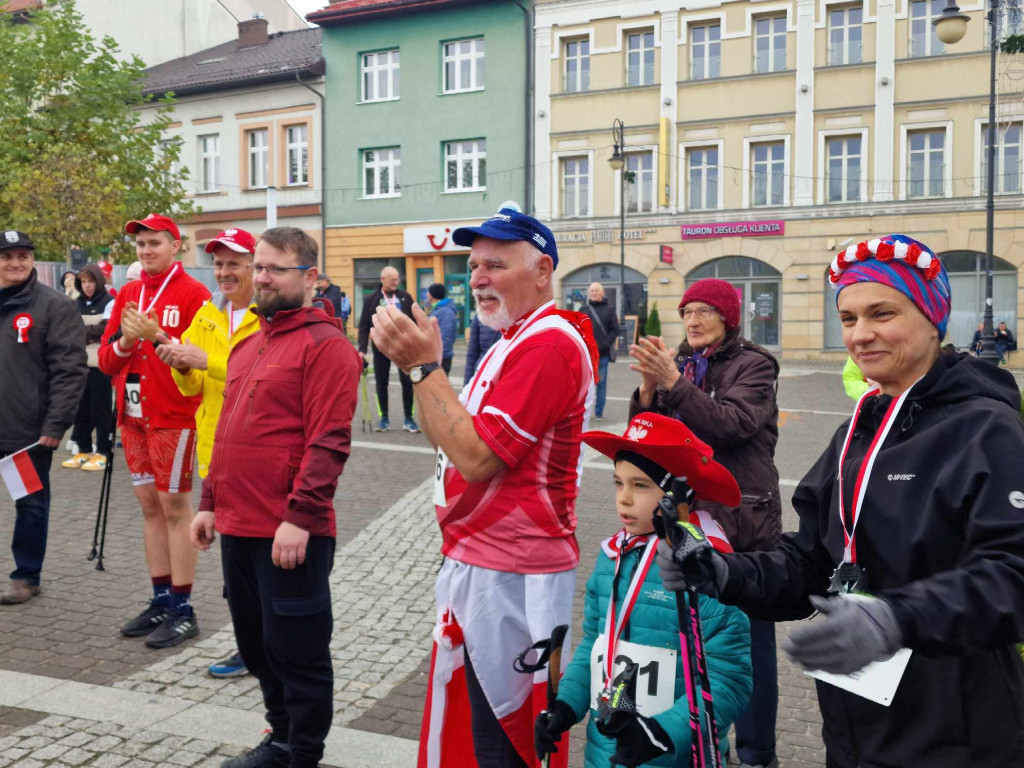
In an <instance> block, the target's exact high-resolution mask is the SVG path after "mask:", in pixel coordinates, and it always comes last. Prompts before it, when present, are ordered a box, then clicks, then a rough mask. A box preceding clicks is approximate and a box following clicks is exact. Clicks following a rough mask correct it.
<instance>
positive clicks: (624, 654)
mask: <svg viewBox="0 0 1024 768" xmlns="http://www.w3.org/2000/svg"><path fill="white" fill-rule="evenodd" d="M607 647H608V640H607V638H606V637H605V636H604V635H601V636H600V637H598V638H597V642H595V643H594V648H593V650H592V651H591V653H590V706H591V708H592V709H597V697H598V695H599V694H600V693H601V691H603V690H604V688H605V687H606V685H607V683H606V681H605V680H603V679H602V678H603V677H604V654H605V649H606V648H607ZM678 655H679V652H678V651H676V650H673V649H671V648H654V647H652V646H650V645H640V644H638V643H631V642H629V641H627V640H619V642H618V643H616V645H615V667H614V669H613V671H612V674H613V675H615V676H618V674H619V673H620V672H622V670H623V669H625V668H626V666H627V665H629V664H639V665H640V671H639V673H638V674H637V678H636V708H637V711H638V712H639V713H640V714H641V715H644V716H645V717H651V716H652V715H659V714H661V713H662V712H665V711H667V710H669V709H671V708H672V705H673V704H674V703H675V692H676V657H677V656H678Z"/></svg>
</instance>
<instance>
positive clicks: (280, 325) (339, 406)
mask: <svg viewBox="0 0 1024 768" xmlns="http://www.w3.org/2000/svg"><path fill="white" fill-rule="evenodd" d="M362 369H363V363H362V360H361V359H360V357H359V354H358V353H357V352H356V350H355V348H354V347H353V346H352V343H351V342H350V341H349V340H348V339H347V338H345V335H344V334H343V333H342V331H341V328H340V327H339V324H338V322H336V321H335V320H332V319H331V318H329V317H327V315H326V314H324V312H323V311H322V310H320V309H313V308H312V307H303V308H300V309H291V310H284V311H281V312H278V313H277V314H275V315H274V318H273V320H272V321H268V320H267V319H266V318H263V317H261V318H260V330H259V331H257V332H256V333H254V334H253V335H252V336H249V337H248V338H247V339H244V340H243V341H241V342H239V344H238V346H236V347H235V348H234V349H233V350H232V351H231V356H230V357H229V358H228V375H227V387H226V388H225V390H224V408H223V410H222V411H221V416H220V421H219V422H218V423H217V432H216V435H215V436H214V440H213V457H212V458H211V460H210V473H209V475H207V477H206V479H205V480H204V481H203V497H202V501H200V503H199V509H200V510H201V511H202V510H205V511H211V510H212V511H213V512H214V513H215V515H216V525H217V530H218V531H220V532H221V533H225V534H229V535H231V536H252V537H260V538H271V537H273V536H274V534H275V533H276V531H277V527H278V526H279V525H280V524H281V522H282V521H284V520H287V521H288V522H289V523H292V524H294V525H297V526H298V527H300V528H303V529H304V530H307V531H309V533H310V534H312V535H314V536H335V535H336V533H335V522H334V505H333V499H334V491H335V489H336V488H337V486H338V476H339V475H341V471H342V469H343V468H344V466H345V461H346V459H348V454H349V445H350V442H351V437H352V431H351V425H352V415H353V414H354V413H355V408H356V388H357V385H358V383H359V375H360V373H361V372H362Z"/></svg>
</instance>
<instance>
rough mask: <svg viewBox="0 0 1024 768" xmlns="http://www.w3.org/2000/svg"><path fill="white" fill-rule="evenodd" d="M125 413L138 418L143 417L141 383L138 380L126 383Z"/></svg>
mask: <svg viewBox="0 0 1024 768" xmlns="http://www.w3.org/2000/svg"><path fill="white" fill-rule="evenodd" d="M124 413H125V415H126V416H132V417H133V418H136V419H141V418H142V395H141V385H140V384H139V382H137V381H135V382H132V381H129V382H128V383H126V384H125V385H124Z"/></svg>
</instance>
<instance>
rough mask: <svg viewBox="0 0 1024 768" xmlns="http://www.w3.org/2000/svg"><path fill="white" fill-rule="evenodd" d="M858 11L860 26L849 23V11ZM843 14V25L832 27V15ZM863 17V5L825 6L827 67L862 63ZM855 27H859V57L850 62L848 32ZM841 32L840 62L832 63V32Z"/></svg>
mask: <svg viewBox="0 0 1024 768" xmlns="http://www.w3.org/2000/svg"><path fill="white" fill-rule="evenodd" d="M854 10H859V11H860V24H851V23H850V11H854ZM837 11H838V12H841V13H842V14H843V24H842V26H841V27H833V26H832V14H833V13H836V12H837ZM864 15H865V9H864V5H863V3H859V4H858V3H854V4H853V5H847V4H845V3H835V4H833V5H827V6H825V34H826V35H827V37H826V46H825V47H826V52H827V54H828V59H827V60H828V65H829V66H830V67H836V66H843V65H844V64H861V63H863V61H864ZM856 27H860V56H859V57H858V59H857V60H856V61H851V60H850V30H851V29H854V28H856ZM837 28H838V29H842V30H843V42H842V48H841V51H842V56H841V58H842V61H839V62H833V61H832V53H833V51H834V50H835V49H834V48H833V47H832V30H833V29H837Z"/></svg>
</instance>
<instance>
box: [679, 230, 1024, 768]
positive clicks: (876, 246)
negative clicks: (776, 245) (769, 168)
mask: <svg viewBox="0 0 1024 768" xmlns="http://www.w3.org/2000/svg"><path fill="white" fill-rule="evenodd" d="M829 275H830V279H831V281H832V283H833V285H835V286H836V289H837V293H836V299H837V309H838V314H839V319H840V322H841V324H842V327H843V342H844V343H845V345H846V348H847V350H848V351H849V353H850V355H851V357H853V359H854V361H855V362H856V363H857V365H859V366H860V368H861V370H862V371H863V372H864V375H865V376H866V377H867V378H868V379H869V380H871V381H872V382H875V383H876V385H877V386H875V387H873V388H872V389H871V390H869V391H868V392H867V393H866V394H865V395H864V396H863V397H862V398H861V400H860V402H859V403H858V404H857V406H856V408H855V409H854V414H853V417H852V418H851V419H850V420H849V421H848V422H847V423H846V424H844V425H842V426H841V427H840V428H839V429H838V430H837V431H836V433H835V436H834V437H833V438H832V440H831V443H830V444H829V445H828V447H827V448H826V449H825V451H824V452H823V453H822V454H821V456H820V457H819V459H818V460H817V462H816V463H815V464H814V466H813V467H812V468H811V469H810V471H809V472H808V473H807V474H806V475H805V476H804V478H803V479H802V480H801V481H800V484H799V486H798V487H797V489H796V491H795V492H794V494H793V507H794V509H795V510H796V513H797V515H798V517H799V520H800V527H799V530H798V531H797V532H795V533H787V534H786V535H785V536H783V537H782V542H781V544H780V546H779V547H778V548H777V549H776V550H775V551H773V552H746V553H736V554H731V555H721V554H718V553H715V554H713V556H712V562H711V566H712V567H709V568H707V569H706V570H705V569H698V570H695V569H688V568H681V567H680V565H679V563H678V562H677V561H676V560H675V558H670V559H669V560H667V561H666V562H661V561H660V560H659V562H660V563H661V565H662V577H663V579H664V580H665V583H666V586H669V587H670V588H672V589H678V588H681V587H684V586H686V585H687V584H689V585H690V586H693V587H694V588H696V589H698V590H700V591H701V592H703V593H704V594H713V595H716V596H718V598H719V600H721V601H722V602H724V603H727V604H730V605H738V606H739V607H740V608H743V609H744V610H745V611H747V612H748V613H750V612H756V613H757V614H758V615H760V616H762V617H764V618H767V619H771V620H773V621H791V620H794V619H802V618H806V617H808V616H810V615H811V614H812V613H813V612H814V611H815V610H816V609H817V610H818V611H820V612H821V613H822V614H823V615H824V618H822V619H819V620H817V621H813V622H811V623H810V624H807V625H803V626H800V627H798V628H795V629H793V630H792V631H791V632H790V635H789V639H788V640H787V642H786V646H785V650H786V652H787V653H788V654H789V655H790V657H791V658H793V659H794V661H796V662H798V663H800V664H802V665H803V666H804V667H806V668H807V669H808V670H820V671H822V672H825V673H829V674H835V675H844V676H845V675H854V677H853V678H842V679H840V680H838V681H836V680H835V679H833V682H836V683H837V684H832V682H825V681H822V680H819V681H818V682H817V692H818V703H819V706H820V707H821V715H822V721H823V725H822V737H823V739H824V742H825V750H826V757H825V765H826V768H857V767H858V766H868V765H870V766H882V765H885V766H908V767H909V766H928V767H929V768H965V767H966V766H970V768H1008V766H1020V765H1024V741H1022V739H1021V735H1022V734H1024V705H1022V702H1024V663H1022V660H1021V657H1020V654H1019V653H1018V651H1017V648H1016V643H1017V642H1019V641H1020V640H1021V638H1024V526H1022V525H1021V510H1022V509H1024V493H1022V491H1021V479H1022V478H1024V424H1022V422H1021V420H1020V419H1019V418H1017V415H1016V411H1017V408H1018V407H1019V404H1020V394H1019V392H1018V390H1017V386H1016V383H1015V382H1014V379H1013V376H1012V375H1011V374H1010V373H1009V372H1007V371H1004V370H1000V369H999V368H996V367H994V366H991V365H988V364H987V363H985V362H983V361H980V360H977V359H975V358H973V357H971V356H970V354H969V353H966V352H964V353H958V352H956V350H955V349H953V348H951V347H946V348H944V349H942V350H940V347H939V345H940V343H941V340H942V338H943V336H944V335H945V332H946V327H947V324H948V322H949V314H950V307H951V295H950V285H949V279H948V277H947V275H946V270H945V268H944V267H943V266H942V264H941V263H940V262H939V260H938V259H937V258H936V257H935V254H934V253H933V252H932V250H931V249H930V248H928V247H927V246H926V245H924V244H923V243H920V242H918V241H916V240H913V239H912V238H909V237H906V236H905V235H889V236H886V237H883V238H879V239H872V240H869V241H866V242H863V243H860V244H859V245H856V246H850V248H849V249H847V250H846V251H844V252H841V253H840V254H839V255H838V256H837V257H836V259H835V260H834V261H833V262H832V266H831V268H830V272H829ZM851 593H856V594H851ZM901 649H903V650H901ZM897 652H899V656H898V657H897V658H893V655H894V654H896V653H897ZM873 662H884V663H885V664H886V667H883V668H880V669H877V670H876V671H875V673H874V674H876V675H877V677H876V678H875V679H877V680H882V681H886V682H891V683H892V684H893V686H894V689H895V692H894V693H893V694H892V697H891V699H889V700H888V701H887V703H888V706H886V705H885V704H883V703H881V702H880V700H877V699H876V700H871V699H869V698H866V696H867V695H870V691H868V690H866V689H865V688H861V689H860V690H861V692H862V693H864V694H865V695H864V696H862V695H858V693H856V692H854V691H853V690H846V689H845V687H846V686H850V685H856V684H857V677H859V675H858V674H857V673H859V671H860V670H861V669H863V668H864V667H865V666H867V665H868V664H871V663H873ZM839 685H843V686H844V687H839ZM881 693H882V692H881V691H877V690H876V692H875V695H876V696H880V695H881ZM884 700H885V699H882V700H881V701H884Z"/></svg>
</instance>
